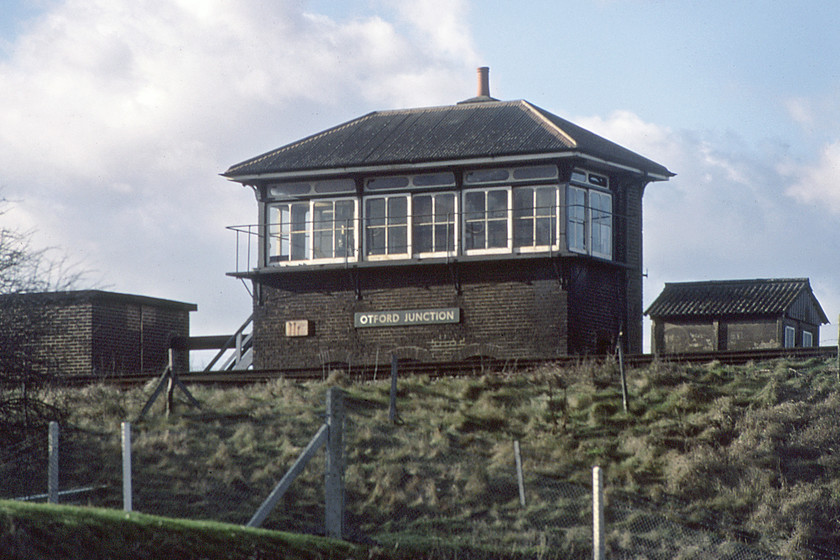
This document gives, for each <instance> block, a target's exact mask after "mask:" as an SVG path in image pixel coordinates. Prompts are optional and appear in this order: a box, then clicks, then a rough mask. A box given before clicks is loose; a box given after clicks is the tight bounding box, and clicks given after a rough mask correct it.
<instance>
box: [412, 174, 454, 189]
mask: <svg viewBox="0 0 840 560" xmlns="http://www.w3.org/2000/svg"><path fill="white" fill-rule="evenodd" d="M411 183H412V184H413V185H414V186H415V187H454V186H455V174H454V173H425V174H423V175H415V176H414V177H412V178H411Z"/></svg>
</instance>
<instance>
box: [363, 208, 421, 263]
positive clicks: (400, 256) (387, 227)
mask: <svg viewBox="0 0 840 560" xmlns="http://www.w3.org/2000/svg"><path fill="white" fill-rule="evenodd" d="M398 198H403V199H405V224H391V223H390V220H391V216H389V215H388V209H389V206H388V201H389V200H390V199H398ZM379 199H381V200H384V201H385V224H384V225H383V226H371V225H370V222H369V220H370V219H371V217H370V216H369V215H368V207H367V205H368V202H370V201H372V200H379ZM362 205H363V208H364V223H363V227H362V229H363V230H364V232H363V235H364V243H363V245H364V255H365V260H368V261H382V260H404V259H408V258H410V256H411V241H412V239H411V238H412V227H411V195H410V194H409V193H406V192H398V193H391V194H386V193H383V194H377V195H371V196H365V197H363V198H362ZM400 225H404V227H405V230H406V231H405V239H406V246H405V248H404V249H405V250H404V251H402V252H399V253H397V252H394V253H391V252H389V248H388V245H389V238H390V236H391V232H392V230H393V229H396V228H397V227H399V226H400ZM374 227H375V228H381V229H382V231H383V233H384V235H385V253H383V254H381V255H373V254H371V252H370V251H371V248H370V247H369V243H368V230H369V229H371V228H374Z"/></svg>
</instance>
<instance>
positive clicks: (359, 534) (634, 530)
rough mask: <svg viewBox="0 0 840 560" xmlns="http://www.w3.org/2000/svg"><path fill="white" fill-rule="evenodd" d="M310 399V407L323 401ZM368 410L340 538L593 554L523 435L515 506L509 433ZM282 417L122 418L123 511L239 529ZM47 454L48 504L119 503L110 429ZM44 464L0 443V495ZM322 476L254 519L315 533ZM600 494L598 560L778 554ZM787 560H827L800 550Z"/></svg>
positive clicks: (572, 499) (264, 480)
mask: <svg viewBox="0 0 840 560" xmlns="http://www.w3.org/2000/svg"><path fill="white" fill-rule="evenodd" d="M312 406H313V407H314V408H316V409H319V410H320V408H321V406H322V403H312ZM319 418H320V416H319ZM371 418H372V417H371V416H370V414H369V410H366V409H365V406H364V404H362V405H360V404H359V403H356V404H355V405H353V406H352V407H351V408H350V410H349V416H348V419H347V423H346V431H345V441H346V471H345V492H346V499H345V503H346V511H345V536H346V538H347V539H348V540H352V541H357V542H361V543H368V544H373V543H379V544H381V545H383V546H393V545H396V543H398V542H400V541H401V540H402V539H406V538H409V537H422V538H424V539H427V540H428V539H435V540H439V542H440V543H442V544H446V545H447V546H470V547H484V548H488V549H493V550H501V551H504V552H506V553H509V554H523V555H529V556H531V557H536V558H563V559H573V558H592V550H593V544H592V542H593V541H592V523H593V522H592V519H593V514H592V501H593V500H592V488H591V487H590V486H588V485H586V484H575V483H572V482H569V481H567V480H565V479H563V478H560V477H558V476H557V475H554V474H550V469H549V468H547V467H549V466H546V465H540V463H539V458H538V457H531V456H530V455H529V451H530V449H529V445H528V442H527V441H522V442H521V448H522V455H523V457H524V466H525V468H524V473H523V487H524V497H525V504H524V505H523V504H522V502H521V501H520V491H519V485H518V480H517V472H516V468H515V461H514V446H513V442H512V441H507V442H497V444H495V445H490V446H488V445H487V444H486V442H484V443H481V442H473V441H471V439H470V437H469V434H468V433H467V434H461V435H460V436H456V435H453V434H451V433H441V434H438V435H433V436H430V437H429V438H428V439H427V440H425V441H414V442H412V444H411V445H408V446H406V447H405V448H401V447H398V441H399V440H398V439H396V437H395V435H396V434H398V433H399V432H401V431H405V430H406V429H408V427H406V426H401V425H399V424H394V423H390V422H384V421H383V422H379V423H375V422H373V421H372V420H371ZM378 418H382V415H381V414H380V415H379V416H378ZM295 421H297V419H296V418H294V417H275V418H271V419H265V418H259V419H256V418H250V417H247V416H246V417H241V418H231V417H228V416H219V415H214V414H212V413H204V412H202V413H196V414H191V415H184V416H183V417H182V418H181V419H180V420H179V421H178V422H177V424H175V425H169V424H167V422H166V421H165V420H161V419H153V420H152V421H149V422H144V423H141V424H138V425H135V426H132V432H133V440H132V453H131V454H132V488H133V492H132V503H133V510H134V511H139V512H143V513H148V514H156V515H163V516H169V517H177V518H190V519H208V520H217V521H223V522H229V523H235V524H245V523H246V522H247V521H248V519H249V518H250V517H251V515H253V513H254V512H255V511H256V510H257V508H258V507H259V506H260V504H261V503H262V501H263V500H264V499H265V497H266V496H267V495H268V493H269V492H270V491H271V490H272V488H273V487H274V485H275V484H276V483H277V481H278V480H280V478H281V477H282V476H283V474H284V473H285V471H286V469H288V467H289V465H290V463H291V462H292V461H293V460H294V456H295V454H296V453H298V452H299V451H300V449H301V448H303V447H304V446H305V445H306V443H307V441H306V437H311V436H312V435H314V433H315V431H316V430H317V429H318V424H317V423H312V426H311V430H308V432H307V431H304V432H305V433H306V434H308V435H302V436H301V440H300V441H274V440H271V439H267V438H265V437H263V435H264V434H266V433H270V432H271V430H268V429H266V428H265V427H266V422H271V423H281V424H287V423H293V422H295ZM59 448H60V460H59V485H60V489H61V490H62V491H64V492H65V493H63V494H62V495H61V496H60V498H59V501H60V503H72V504H81V505H90V506H98V507H107V508H114V509H122V508H123V495H122V455H121V441H120V432H119V430H110V429H109V430H90V429H80V428H78V427H74V426H68V425H64V426H62V427H61V432H60V445H59ZM249 450H250V451H249ZM385 450H388V453H387V456H388V457H389V459H388V460H387V461H384V460H382V457H383V456H384V451H385ZM255 456H258V457H270V458H271V459H268V460H262V461H255V460H254V457H255ZM48 463H49V457H48V453H47V434H46V431H45V432H44V433H43V434H41V435H37V434H36V435H34V436H32V437H28V438H26V439H24V440H23V441H21V442H20V443H18V444H16V445H14V446H7V447H6V448H4V449H3V450H2V452H0V497H2V498H5V499H40V500H44V499H45V498H46V494H47V480H48V475H47V471H48ZM323 473H324V455H323V453H319V454H318V455H317V456H316V457H315V459H314V460H313V461H312V462H311V463H310V464H309V465H308V466H307V468H306V469H305V470H304V473H303V474H302V475H301V476H300V477H299V478H298V479H297V480H295V482H294V484H292V486H291V488H290V490H289V491H288V492H287V494H286V495H285V496H284V498H283V499H282V500H281V502H280V504H279V505H278V507H277V508H276V509H275V510H274V511H273V512H272V513H271V514H270V515H269V517H268V518H267V519H266V521H265V523H264V524H263V526H264V527H266V528H270V529H278V530H284V531H292V532H303V533H313V534H323V531H324V515H325V511H324V475H323ZM605 501H606V508H605V521H606V557H607V558H628V559H629V558H633V559H635V560H639V559H651V560H654V559H656V560H658V559H663V560H664V559H676V558H679V559H695V558H696V559H700V558H728V559H732V560H763V559H777V558H781V556H777V555H774V554H771V553H769V552H766V551H763V550H761V549H760V548H759V547H758V546H756V544H755V542H754V541H755V540H756V539H755V536H753V535H750V534H747V533H744V532H741V531H738V530H737V525H736V524H734V523H733V522H732V521H733V520H730V519H725V518H720V517H719V516H715V515H714V514H712V513H709V514H708V515H707V516H706V517H703V516H700V517H699V518H693V519H692V520H691V522H687V521H685V520H682V519H679V518H678V516H679V514H678V513H677V512H679V511H684V508H680V507H677V506H678V505H679V504H675V503H668V502H665V503H664V504H663V502H660V501H657V502H656V503H654V502H653V501H651V500H648V499H644V498H641V497H639V496H637V495H634V494H632V493H630V492H627V491H624V490H623V489H621V488H610V487H608V488H607V489H606V500H605ZM797 557H798V558H806V559H810V558H814V559H822V558H826V559H828V558H840V554H837V553H832V552H824V551H809V550H802V551H801V554H800V555H799V556H797Z"/></svg>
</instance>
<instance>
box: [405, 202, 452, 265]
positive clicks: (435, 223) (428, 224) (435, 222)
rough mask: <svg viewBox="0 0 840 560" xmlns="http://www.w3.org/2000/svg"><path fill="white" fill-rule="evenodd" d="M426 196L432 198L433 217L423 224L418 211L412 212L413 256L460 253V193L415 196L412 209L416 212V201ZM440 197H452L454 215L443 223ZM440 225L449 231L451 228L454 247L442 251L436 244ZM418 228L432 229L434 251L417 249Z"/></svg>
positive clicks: (438, 255)
mask: <svg viewBox="0 0 840 560" xmlns="http://www.w3.org/2000/svg"><path fill="white" fill-rule="evenodd" d="M424 196H428V197H431V200H432V210H431V212H432V214H431V216H429V221H427V222H424V223H422V224H421V223H418V221H419V220H420V219H421V218H422V217H421V216H418V215H416V211H415V212H412V214H411V219H410V220H409V221H410V224H411V241H412V243H411V245H412V248H413V249H414V251H412V255H413V256H414V257H415V258H429V257H444V256H452V255H456V254H457V252H458V242H459V240H460V236H459V235H458V232H459V230H460V227H459V224H460V220H461V215H460V213H459V212H458V208H459V206H460V204H459V203H460V199H459V197H458V193H457V192H455V191H433V192H425V193H417V194H414V195H412V197H411V208H412V210H415V209H416V208H417V205H416V204H415V200H416V199H417V198H420V197H424ZM440 196H450V197H452V215H451V217H450V216H449V215H448V214H447V218H445V219H443V220H442V221H441V220H439V217H438V215H437V204H438V202H437V197H440ZM439 225H445V226H447V231H449V228H451V233H452V245H451V247H450V246H447V247H444V248H443V249H442V250H441V249H440V248H439V247H437V244H436V243H435V239H436V233H435V230H436V228H437V226H439ZM418 227H431V229H432V232H431V233H432V246H433V250H432V251H422V252H421V251H420V250H419V247H417V243H416V240H417V235H416V230H417V228H418ZM448 237H449V236H448V235H447V238H448Z"/></svg>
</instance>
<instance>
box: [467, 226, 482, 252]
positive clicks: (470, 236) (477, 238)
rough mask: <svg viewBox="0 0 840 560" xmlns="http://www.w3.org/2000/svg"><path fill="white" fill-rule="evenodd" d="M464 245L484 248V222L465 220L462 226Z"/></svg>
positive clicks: (470, 247)
mask: <svg viewBox="0 0 840 560" xmlns="http://www.w3.org/2000/svg"><path fill="white" fill-rule="evenodd" d="M464 246H465V247H466V248H467V249H484V248H485V247H486V245H485V243H484V222H483V221H473V222H467V224H466V226H465V227H464Z"/></svg>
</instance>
